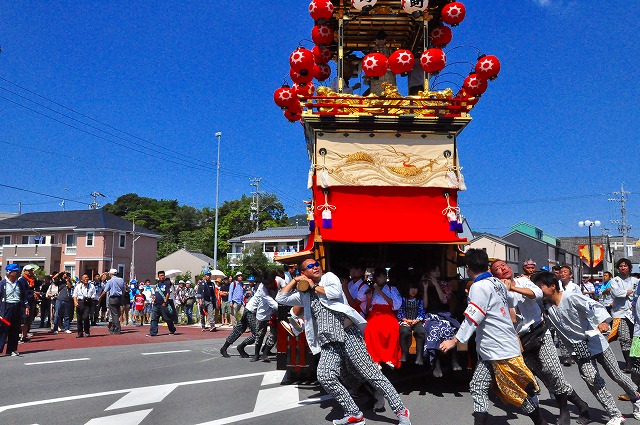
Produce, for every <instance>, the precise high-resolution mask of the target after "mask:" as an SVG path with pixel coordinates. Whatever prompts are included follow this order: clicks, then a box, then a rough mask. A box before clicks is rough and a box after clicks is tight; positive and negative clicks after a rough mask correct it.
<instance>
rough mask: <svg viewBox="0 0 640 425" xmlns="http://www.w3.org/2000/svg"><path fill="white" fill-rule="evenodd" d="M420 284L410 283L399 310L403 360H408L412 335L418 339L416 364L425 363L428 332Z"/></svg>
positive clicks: (401, 359)
mask: <svg viewBox="0 0 640 425" xmlns="http://www.w3.org/2000/svg"><path fill="white" fill-rule="evenodd" d="M419 291H420V288H419V285H418V284H417V283H415V282H412V283H410V284H409V294H408V296H407V297H403V298H402V305H401V306H400V309H399V310H398V321H399V323H400V347H401V348H402V357H401V358H400V361H401V362H403V363H404V362H406V361H407V358H408V356H409V348H410V347H411V336H412V335H413V336H414V337H415V339H416V364H417V365H423V364H424V341H425V339H426V332H425V330H424V326H423V325H422V322H424V315H425V312H424V304H423V301H422V300H421V299H420V298H419V297H418V292H419Z"/></svg>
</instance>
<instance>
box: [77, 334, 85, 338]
mask: <svg viewBox="0 0 640 425" xmlns="http://www.w3.org/2000/svg"><path fill="white" fill-rule="evenodd" d="M76 338H84V335H83V334H78V335H76Z"/></svg>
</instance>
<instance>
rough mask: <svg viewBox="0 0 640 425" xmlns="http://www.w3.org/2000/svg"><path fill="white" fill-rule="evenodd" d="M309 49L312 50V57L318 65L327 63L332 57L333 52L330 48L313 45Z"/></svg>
mask: <svg viewBox="0 0 640 425" xmlns="http://www.w3.org/2000/svg"><path fill="white" fill-rule="evenodd" d="M311 51H312V52H313V57H314V59H315V60H316V63H317V64H318V65H320V64H323V63H329V61H330V60H331V58H332V57H333V53H331V50H329V49H328V48H326V47H320V46H314V47H313V49H311Z"/></svg>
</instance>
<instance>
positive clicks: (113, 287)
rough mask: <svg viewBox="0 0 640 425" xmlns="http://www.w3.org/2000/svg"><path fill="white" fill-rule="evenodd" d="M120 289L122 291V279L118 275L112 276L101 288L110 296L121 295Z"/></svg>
mask: <svg viewBox="0 0 640 425" xmlns="http://www.w3.org/2000/svg"><path fill="white" fill-rule="evenodd" d="M122 291H124V280H123V279H122V278H119V277H118V276H113V277H112V278H111V279H109V280H108V281H107V284H106V285H104V290H103V292H106V293H107V295H109V296H110V297H121V296H122Z"/></svg>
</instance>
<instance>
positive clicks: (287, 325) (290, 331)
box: [280, 320, 295, 337]
mask: <svg viewBox="0 0 640 425" xmlns="http://www.w3.org/2000/svg"><path fill="white" fill-rule="evenodd" d="M280 324H281V325H282V327H283V328H284V330H285V331H287V333H288V334H289V335H291V336H293V337H295V335H294V334H293V329H292V327H291V324H290V323H289V322H287V321H286V320H281V321H280Z"/></svg>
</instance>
